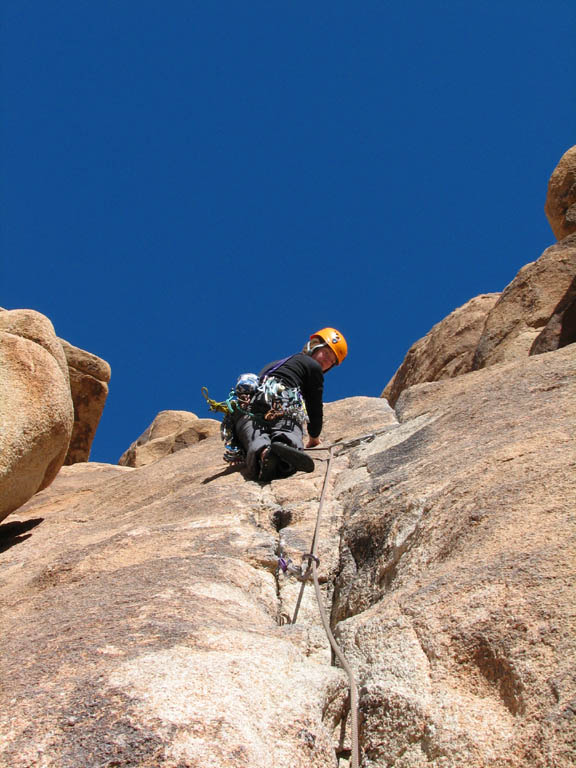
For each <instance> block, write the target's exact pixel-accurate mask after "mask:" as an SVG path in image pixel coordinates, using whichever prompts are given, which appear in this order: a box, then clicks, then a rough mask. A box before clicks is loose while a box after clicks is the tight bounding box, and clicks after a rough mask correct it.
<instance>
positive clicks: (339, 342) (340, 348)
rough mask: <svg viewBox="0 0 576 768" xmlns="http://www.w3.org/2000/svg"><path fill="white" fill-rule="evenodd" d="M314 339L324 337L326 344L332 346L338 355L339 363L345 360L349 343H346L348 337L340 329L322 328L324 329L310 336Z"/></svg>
mask: <svg viewBox="0 0 576 768" xmlns="http://www.w3.org/2000/svg"><path fill="white" fill-rule="evenodd" d="M313 339H322V341H323V342H324V344H326V345H327V346H329V347H330V349H331V350H332V352H334V354H335V355H336V359H337V360H338V365H340V363H341V362H342V360H344V358H345V357H346V355H347V354H348V344H346V339H345V338H344V336H342V334H341V333H340V331H337V330H336V329H335V328H322V330H320V331H316V333H313V334H312V336H310V341H312V340H313ZM309 346H310V345H309Z"/></svg>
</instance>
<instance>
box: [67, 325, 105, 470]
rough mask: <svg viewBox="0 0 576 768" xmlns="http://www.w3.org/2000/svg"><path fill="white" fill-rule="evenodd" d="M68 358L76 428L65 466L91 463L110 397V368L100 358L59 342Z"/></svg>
mask: <svg viewBox="0 0 576 768" xmlns="http://www.w3.org/2000/svg"><path fill="white" fill-rule="evenodd" d="M59 341H60V344H61V346H62V349H63V350H64V354H65V357H66V362H67V365H68V371H69V377H70V390H71V393H72V401H73V403H74V428H73V430H72V438H71V440H70V446H69V448H68V453H67V455H66V460H65V462H64V463H65V464H75V463H76V462H78V461H88V459H89V458H90V449H91V447H92V442H93V440H94V435H95V434H96V429H97V427H98V424H99V422H100V417H101V416H102V411H103V410H104V405H105V403H106V398H107V397H108V382H109V381H110V366H109V364H108V363H107V362H106V361H105V360H102V359H101V358H99V357H97V356H96V355H93V354H91V353H90V352H86V351H85V350H84V349H79V348H78V347H74V346H73V345H72V344H69V343H68V342H67V341H65V340H64V339H59Z"/></svg>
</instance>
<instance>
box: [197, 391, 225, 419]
mask: <svg viewBox="0 0 576 768" xmlns="http://www.w3.org/2000/svg"><path fill="white" fill-rule="evenodd" d="M200 391H201V392H202V397H203V398H204V399H205V400H206V402H207V403H208V407H209V408H210V410H211V411H216V412H217V413H230V412H231V411H232V408H231V407H230V396H229V397H228V400H222V401H221V402H218V401H217V400H212V399H210V398H209V397H208V388H207V387H202V389H201V390H200ZM231 394H232V393H231Z"/></svg>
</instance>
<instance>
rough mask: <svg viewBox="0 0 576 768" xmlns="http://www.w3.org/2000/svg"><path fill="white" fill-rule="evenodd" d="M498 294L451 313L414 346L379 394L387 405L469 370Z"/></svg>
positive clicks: (483, 296)
mask: <svg viewBox="0 0 576 768" xmlns="http://www.w3.org/2000/svg"><path fill="white" fill-rule="evenodd" d="M499 296H500V294H498V293H488V294H482V295H481V296H476V297H475V298H474V299H470V301H468V302H466V304H464V305H463V306H461V307H459V308H458V309H455V310H454V312H452V313H451V314H450V315H448V317H445V318H444V320H442V321H441V322H439V323H437V324H436V325H435V326H434V327H433V328H432V330H430V331H429V332H428V333H427V334H426V336H424V337H423V338H421V339H419V340H418V341H417V342H415V343H414V344H413V345H412V346H411V347H410V349H409V350H408V354H407V355H406V357H405V358H404V362H403V363H402V365H401V366H400V368H399V369H398V370H397V371H396V373H395V374H394V376H393V377H392V379H391V380H390V381H389V382H388V384H387V385H386V388H385V389H384V391H383V392H382V397H385V398H386V399H387V400H388V402H389V403H390V404H391V405H394V404H395V403H396V400H397V399H398V397H399V396H400V393H401V392H403V391H404V390H405V389H407V388H408V387H411V386H412V385H413V384H421V383H423V382H425V381H439V380H441V379H450V378H453V377H454V376H459V375H460V374H462V373H467V372H468V371H470V370H471V369H472V362H473V359H474V353H475V351H476V347H477V345H478V341H479V339H480V336H481V334H482V331H483V329H484V323H485V321H486V317H487V315H488V313H489V312H490V310H491V309H492V308H493V307H494V305H495V304H496V301H497V300H498V297H499Z"/></svg>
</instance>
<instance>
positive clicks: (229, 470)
mask: <svg viewBox="0 0 576 768" xmlns="http://www.w3.org/2000/svg"><path fill="white" fill-rule="evenodd" d="M243 468H244V465H237V466H235V465H232V466H230V467H226V469H223V470H222V472H218V473H217V474H216V475H211V476H210V477H206V478H204V480H202V485H207V484H208V483H211V482H212V481H213V480H218V478H219V477H225V476H226V475H231V474H232V473H233V472H241V471H242V469H243Z"/></svg>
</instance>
